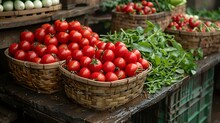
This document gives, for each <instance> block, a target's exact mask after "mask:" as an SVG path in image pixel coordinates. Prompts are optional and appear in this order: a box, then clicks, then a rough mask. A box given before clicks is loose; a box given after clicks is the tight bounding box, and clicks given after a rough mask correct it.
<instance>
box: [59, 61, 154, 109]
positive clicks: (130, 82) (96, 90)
mask: <svg viewBox="0 0 220 123" xmlns="http://www.w3.org/2000/svg"><path fill="white" fill-rule="evenodd" d="M59 68H60V71H61V73H62V75H63V76H64V77H62V78H64V79H63V80H64V88H65V92H66V95H67V96H68V97H69V98H70V99H72V100H75V101H76V102H78V103H79V104H81V105H82V106H84V107H87V108H91V109H95V110H100V111H103V110H112V109H115V108H116V107H118V106H120V105H123V104H125V103H127V102H129V101H131V100H132V99H134V98H135V97H137V96H138V95H139V94H141V92H142V89H143V86H144V81H145V80H146V76H147V73H148V71H149V70H151V66H150V67H149V69H147V70H145V71H143V72H142V73H140V74H138V75H136V76H135V77H130V78H126V79H122V80H117V81H114V82H98V81H93V80H90V79H86V78H83V77H80V76H78V75H76V74H73V73H71V72H69V71H68V70H66V69H65V68H64V67H63V66H62V65H61V66H59Z"/></svg>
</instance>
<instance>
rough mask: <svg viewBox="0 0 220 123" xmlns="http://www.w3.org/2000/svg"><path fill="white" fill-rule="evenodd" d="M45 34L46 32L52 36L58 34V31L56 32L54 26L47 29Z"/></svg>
mask: <svg viewBox="0 0 220 123" xmlns="http://www.w3.org/2000/svg"><path fill="white" fill-rule="evenodd" d="M45 32H46V34H52V35H54V34H56V30H55V28H54V26H52V25H50V26H48V27H47V28H46V29H45Z"/></svg>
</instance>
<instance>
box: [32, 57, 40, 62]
mask: <svg viewBox="0 0 220 123" xmlns="http://www.w3.org/2000/svg"><path fill="white" fill-rule="evenodd" d="M32 62H34V63H37V64H39V63H40V62H41V58H39V57H36V58H34V59H33V61H32Z"/></svg>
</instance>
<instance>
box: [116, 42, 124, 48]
mask: <svg viewBox="0 0 220 123" xmlns="http://www.w3.org/2000/svg"><path fill="white" fill-rule="evenodd" d="M120 45H123V46H126V45H125V44H124V43H123V42H120V41H118V42H116V43H115V47H118V46H120Z"/></svg>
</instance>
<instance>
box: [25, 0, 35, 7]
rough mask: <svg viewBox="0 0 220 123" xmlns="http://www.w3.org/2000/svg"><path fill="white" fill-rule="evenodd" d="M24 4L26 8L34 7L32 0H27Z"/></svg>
mask: <svg viewBox="0 0 220 123" xmlns="http://www.w3.org/2000/svg"><path fill="white" fill-rule="evenodd" d="M24 4H25V9H33V8H34V3H33V2H32V1H30V0H27V1H26V2H25V3H24Z"/></svg>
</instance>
